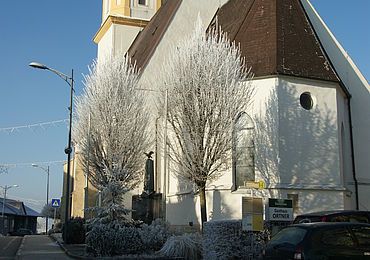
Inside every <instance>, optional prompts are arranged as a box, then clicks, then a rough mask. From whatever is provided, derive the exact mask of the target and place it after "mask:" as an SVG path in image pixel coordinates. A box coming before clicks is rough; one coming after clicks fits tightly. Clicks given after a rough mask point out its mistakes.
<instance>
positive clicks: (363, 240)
mask: <svg viewBox="0 0 370 260" xmlns="http://www.w3.org/2000/svg"><path fill="white" fill-rule="evenodd" d="M263 253H264V254H263V259H275V260H279V259H284V260H287V259H294V260H298V259H304V260H309V259H320V260H321V259H322V260H324V259H370V225H369V224H364V223H349V222H341V223H338V222H337V223H333V222H319V223H307V224H296V225H292V226H289V227H287V228H285V229H283V230H281V231H280V232H279V233H277V234H276V235H275V236H273V237H272V239H271V240H270V241H269V242H268V243H267V245H266V247H265V249H264V252H263Z"/></svg>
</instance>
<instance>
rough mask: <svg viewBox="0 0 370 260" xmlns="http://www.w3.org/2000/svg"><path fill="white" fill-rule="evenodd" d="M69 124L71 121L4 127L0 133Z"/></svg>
mask: <svg viewBox="0 0 370 260" xmlns="http://www.w3.org/2000/svg"><path fill="white" fill-rule="evenodd" d="M67 122H69V119H61V120H54V121H49V122H42V123H33V124H27V125H20V126H11V127H4V128H0V132H5V133H13V132H15V131H19V130H21V129H31V128H36V127H39V128H44V127H45V126H49V125H52V126H55V125H58V124H63V123H67Z"/></svg>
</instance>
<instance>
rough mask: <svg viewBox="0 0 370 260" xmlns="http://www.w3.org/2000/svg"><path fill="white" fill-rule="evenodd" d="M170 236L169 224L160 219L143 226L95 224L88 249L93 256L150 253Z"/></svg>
mask: <svg viewBox="0 0 370 260" xmlns="http://www.w3.org/2000/svg"><path fill="white" fill-rule="evenodd" d="M168 236H169V233H168V224H167V223H165V222H163V221H162V220H160V219H158V220H155V221H153V222H152V224H151V225H146V224H143V225H142V226H141V227H138V225H136V223H127V225H126V226H120V225H109V224H107V225H102V224H100V225H93V226H92V229H91V230H90V231H89V232H88V234H87V237H86V250H87V253H88V254H90V255H93V256H115V255H128V254H136V255H138V254H143V253H149V254H150V253H153V252H154V251H157V250H159V249H160V248H161V247H162V246H163V244H164V243H165V242H166V240H167V238H168Z"/></svg>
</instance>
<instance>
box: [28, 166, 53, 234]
mask: <svg viewBox="0 0 370 260" xmlns="http://www.w3.org/2000/svg"><path fill="white" fill-rule="evenodd" d="M32 167H36V168H40V169H42V170H43V171H44V172H46V174H47V181H46V207H48V205H49V173H50V171H49V165H48V167H47V168H44V167H42V166H39V165H37V164H35V163H33V164H32ZM48 220H49V216H48V214H46V220H45V221H46V225H45V226H46V227H45V235H47V234H48V224H49V223H48Z"/></svg>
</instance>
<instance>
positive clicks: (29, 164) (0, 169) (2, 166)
mask: <svg viewBox="0 0 370 260" xmlns="http://www.w3.org/2000/svg"><path fill="white" fill-rule="evenodd" d="M65 162H66V160H60V161H47V162H26V163H0V173H1V172H7V170H8V169H9V168H24V167H32V164H37V165H45V166H48V165H49V166H50V165H53V164H62V163H65Z"/></svg>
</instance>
